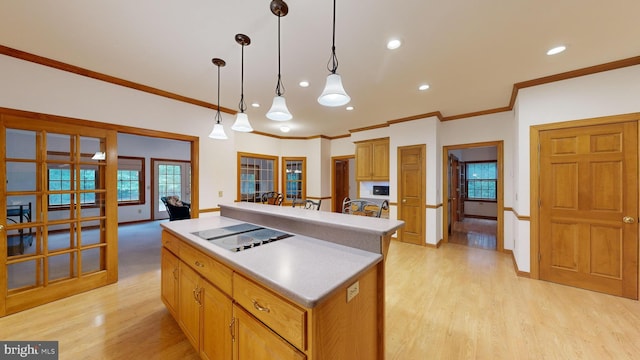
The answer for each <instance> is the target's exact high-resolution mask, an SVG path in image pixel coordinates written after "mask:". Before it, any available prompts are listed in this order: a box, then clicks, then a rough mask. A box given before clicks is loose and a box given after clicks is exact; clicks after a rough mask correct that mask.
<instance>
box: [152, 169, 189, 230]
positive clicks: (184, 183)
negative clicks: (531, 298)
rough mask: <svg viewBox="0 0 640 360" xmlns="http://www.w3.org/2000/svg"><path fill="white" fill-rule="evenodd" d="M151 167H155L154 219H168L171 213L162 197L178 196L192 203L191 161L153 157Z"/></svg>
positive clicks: (153, 182) (153, 183) (153, 178)
mask: <svg viewBox="0 0 640 360" xmlns="http://www.w3.org/2000/svg"><path fill="white" fill-rule="evenodd" d="M151 167H152V169H153V176H152V177H151V184H152V188H153V191H152V193H153V195H152V197H151V199H152V200H151V206H152V207H153V218H152V220H159V219H168V218H169V214H168V213H167V209H166V207H165V206H164V204H163V203H162V201H161V200H160V198H162V197H166V196H177V197H178V199H180V200H182V201H185V202H188V203H191V163H190V162H189V161H180V160H163V159H151Z"/></svg>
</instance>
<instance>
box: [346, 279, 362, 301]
mask: <svg viewBox="0 0 640 360" xmlns="http://www.w3.org/2000/svg"><path fill="white" fill-rule="evenodd" d="M359 293H360V281H356V282H355V283H353V284H352V285H351V286H349V287H348V288H347V302H349V301H351V300H352V299H353V298H354V297H356V296H357V295H358V294H359Z"/></svg>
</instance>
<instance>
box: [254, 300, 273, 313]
mask: <svg viewBox="0 0 640 360" xmlns="http://www.w3.org/2000/svg"><path fill="white" fill-rule="evenodd" d="M251 302H252V303H253V307H254V308H256V310H258V311H264V312H267V313H268V312H270V311H271V310H269V308H268V307H264V306H262V305H260V304H258V302H257V301H256V300H253V299H251Z"/></svg>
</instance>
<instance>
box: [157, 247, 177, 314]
mask: <svg viewBox="0 0 640 360" xmlns="http://www.w3.org/2000/svg"><path fill="white" fill-rule="evenodd" d="M178 264H180V260H178V258H177V257H176V256H175V255H173V254H172V253H171V252H170V251H169V250H167V249H165V248H162V261H161V267H162V282H161V294H162V302H164V304H165V305H166V306H167V309H169V312H170V313H171V315H173V317H174V318H175V319H177V318H178V316H177V314H178V313H177V310H178V290H179V289H178V277H179V275H180V274H179V271H180V270H179V269H178Z"/></svg>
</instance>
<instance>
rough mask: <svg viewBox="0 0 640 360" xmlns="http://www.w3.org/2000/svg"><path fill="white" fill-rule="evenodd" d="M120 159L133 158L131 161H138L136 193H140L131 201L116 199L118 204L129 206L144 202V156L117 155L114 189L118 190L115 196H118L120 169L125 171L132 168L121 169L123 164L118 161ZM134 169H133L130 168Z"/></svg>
mask: <svg viewBox="0 0 640 360" xmlns="http://www.w3.org/2000/svg"><path fill="white" fill-rule="evenodd" d="M120 160H133V161H139V163H140V164H139V170H138V172H139V174H138V193H139V194H140V196H139V198H138V200H133V201H129V200H126V201H124V200H123V201H121V200H118V206H130V205H144V204H145V203H146V188H145V184H146V178H145V175H146V170H145V160H146V159H145V158H143V157H136V156H118V169H117V170H116V174H117V180H116V190H117V192H118V195H117V197H119V196H120V194H119V192H120V171H121V170H122V171H125V170H132V169H122V167H123V166H124V162H123V161H120ZM132 167H136V166H132ZM132 171H135V170H132Z"/></svg>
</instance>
